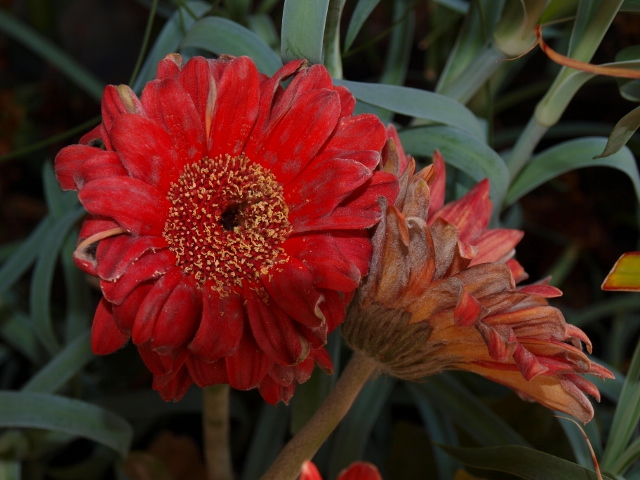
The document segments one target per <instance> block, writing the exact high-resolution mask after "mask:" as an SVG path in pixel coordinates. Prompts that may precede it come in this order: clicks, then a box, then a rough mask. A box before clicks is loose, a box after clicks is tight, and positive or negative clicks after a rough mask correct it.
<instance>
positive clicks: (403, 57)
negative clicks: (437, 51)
mask: <svg viewBox="0 0 640 480" xmlns="http://www.w3.org/2000/svg"><path fill="white" fill-rule="evenodd" d="M392 21H393V22H394V24H395V23H396V22H400V23H398V24H397V25H396V26H395V27H394V29H393V33H392V34H391V39H390V41H389V46H388V47H387V53H386V58H385V62H384V66H383V68H382V75H381V76H380V80H379V81H378V83H381V84H385V85H402V84H404V82H405V80H406V78H407V70H408V69H409V59H410V57H411V48H412V46H413V32H414V30H415V21H416V13H415V4H414V2H411V1H410V0H398V1H396V2H394V5H393V18H392Z"/></svg>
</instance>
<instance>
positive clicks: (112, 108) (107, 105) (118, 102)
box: [100, 85, 144, 150]
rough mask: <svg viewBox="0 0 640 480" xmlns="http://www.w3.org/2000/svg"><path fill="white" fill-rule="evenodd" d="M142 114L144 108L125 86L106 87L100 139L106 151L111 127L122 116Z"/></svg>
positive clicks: (109, 143)
mask: <svg viewBox="0 0 640 480" xmlns="http://www.w3.org/2000/svg"><path fill="white" fill-rule="evenodd" d="M125 113H135V114H143V113H144V108H143V107H142V104H141V103H140V100H138V97H137V96H136V94H135V93H134V92H133V90H131V88H129V87H128V86H127V85H118V86H117V87H116V86H114V85H107V86H106V87H105V89H104V94H103V95H102V124H101V125H100V126H101V129H100V130H101V138H102V141H103V142H104V145H105V147H107V150H112V148H111V127H112V125H113V121H114V120H115V119H116V118H117V117H119V116H120V115H122V114H125Z"/></svg>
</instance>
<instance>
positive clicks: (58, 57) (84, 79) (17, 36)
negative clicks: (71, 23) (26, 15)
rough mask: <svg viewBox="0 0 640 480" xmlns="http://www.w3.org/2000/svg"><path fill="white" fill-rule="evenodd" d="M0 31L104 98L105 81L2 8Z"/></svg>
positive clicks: (90, 91)
mask: <svg viewBox="0 0 640 480" xmlns="http://www.w3.org/2000/svg"><path fill="white" fill-rule="evenodd" d="M0 31H2V32H4V33H5V34H6V35H8V36H10V37H11V38H13V39H14V40H16V41H18V42H19V43H21V44H22V45H24V46H25V47H27V48H28V49H30V50H31V51H33V52H35V53H36V54H37V55H39V56H41V57H42V58H44V59H45V60H46V61H48V62H50V63H51V64H53V65H55V66H56V67H57V68H59V69H60V71H61V72H62V73H63V74H65V75H66V76H67V77H68V78H69V80H71V81H72V82H74V83H75V84H76V85H77V86H79V87H80V88H81V89H83V90H84V91H85V92H86V93H87V94H89V96H91V97H93V99H94V100H97V101H98V102H99V101H100V99H101V98H102V91H103V90H104V82H103V81H102V80H100V79H99V78H97V77H96V76H95V75H93V73H91V72H89V71H88V70H87V69H85V68H84V67H83V66H82V65H80V64H79V63H78V62H76V61H75V60H74V59H73V57H71V55H69V54H68V53H67V52H65V51H64V50H62V49H61V48H59V47H58V46H57V45H55V44H54V43H53V42H51V40H49V39H48V38H46V37H44V36H43V35H41V34H40V33H38V32H37V31H35V30H34V29H32V28H31V27H29V26H28V25H25V24H24V23H23V22H22V21H20V20H19V19H18V18H16V17H15V16H13V15H11V14H9V13H7V12H6V11H5V10H0Z"/></svg>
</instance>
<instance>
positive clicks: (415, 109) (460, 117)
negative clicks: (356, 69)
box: [334, 80, 485, 141]
mask: <svg viewBox="0 0 640 480" xmlns="http://www.w3.org/2000/svg"><path fill="white" fill-rule="evenodd" d="M334 83H335V84H336V85H344V86H345V87H347V88H348V89H349V91H351V93H352V94H353V96H354V97H356V98H357V99H358V100H360V101H362V102H366V103H369V104H371V105H375V106H377V107H382V108H386V109H387V110H391V111H393V112H397V113H401V114H403V115H407V116H409V117H414V118H420V119H423V120H428V121H430V122H434V123H442V124H444V125H451V126H453V127H456V128H459V129H460V130H464V131H465V132H466V133H468V134H469V135H471V136H473V137H474V138H476V139H477V140H479V141H484V139H485V134H484V128H483V127H482V125H481V124H480V122H479V121H478V119H477V118H476V117H475V115H474V114H473V113H471V110H469V109H468V108H467V107H465V106H464V105H462V104H461V103H458V102H456V101H455V100H452V99H451V98H448V97H445V96H444V95H440V94H438V93H433V92H428V91H426V90H418V89H417V88H409V87H400V86H396V85H380V84H375V83H361V82H351V81H348V80H336V81H334Z"/></svg>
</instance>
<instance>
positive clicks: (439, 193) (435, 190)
mask: <svg viewBox="0 0 640 480" xmlns="http://www.w3.org/2000/svg"><path fill="white" fill-rule="evenodd" d="M431 161H432V162H433V166H434V167H435V168H436V178H435V180H434V181H433V183H432V184H431V185H430V187H429V188H430V190H431V198H430V200H429V224H431V222H433V216H434V215H435V214H436V212H438V211H439V210H440V209H441V208H442V206H443V205H444V190H445V187H446V185H447V170H446V168H445V165H444V159H443V158H442V155H441V154H440V152H439V151H438V150H436V151H435V152H433V157H431Z"/></svg>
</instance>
